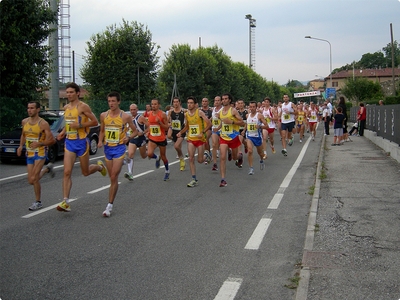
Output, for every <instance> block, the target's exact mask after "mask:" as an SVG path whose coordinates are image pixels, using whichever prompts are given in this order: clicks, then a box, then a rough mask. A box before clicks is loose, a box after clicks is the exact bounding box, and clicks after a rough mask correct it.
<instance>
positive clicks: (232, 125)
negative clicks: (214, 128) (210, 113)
mask: <svg viewBox="0 0 400 300" xmlns="http://www.w3.org/2000/svg"><path fill="white" fill-rule="evenodd" d="M231 102H232V96H231V94H229V93H226V94H223V95H222V109H221V110H220V111H219V113H218V118H219V119H220V120H221V134H220V137H219V149H220V164H221V171H220V173H221V183H220V185H219V186H220V187H225V186H227V185H228V184H227V182H226V180H225V175H226V158H227V154H228V150H229V148H230V149H232V158H233V159H234V160H238V164H239V165H241V164H242V162H243V154H242V153H239V147H240V145H241V142H240V139H239V134H240V133H239V128H240V126H244V124H245V123H244V122H243V119H242V118H241V117H240V115H239V113H238V111H237V110H236V109H235V108H233V107H232V106H231Z"/></svg>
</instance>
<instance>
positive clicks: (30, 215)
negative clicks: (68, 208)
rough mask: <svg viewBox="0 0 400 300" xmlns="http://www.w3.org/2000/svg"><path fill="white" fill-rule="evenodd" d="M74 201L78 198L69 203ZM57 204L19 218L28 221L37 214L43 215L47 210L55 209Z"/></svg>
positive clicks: (70, 200)
mask: <svg viewBox="0 0 400 300" xmlns="http://www.w3.org/2000/svg"><path fill="white" fill-rule="evenodd" d="M75 200H78V198H73V199H69V202H72V201H75ZM58 204H59V203H57V204H54V205H51V206H48V207H45V208H42V209H39V210H37V211H35V212H33V213H30V214H27V215H25V216H22V217H21V218H24V219H28V218H30V217H33V216H36V215H38V214H41V213H44V212H46V211H48V210H51V209H54V208H56V207H57V206H58Z"/></svg>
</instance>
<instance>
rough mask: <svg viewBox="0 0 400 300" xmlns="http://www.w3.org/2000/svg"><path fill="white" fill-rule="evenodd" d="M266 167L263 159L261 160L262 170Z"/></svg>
mask: <svg viewBox="0 0 400 300" xmlns="http://www.w3.org/2000/svg"><path fill="white" fill-rule="evenodd" d="M264 168H265V163H264V161H263V160H260V170H264Z"/></svg>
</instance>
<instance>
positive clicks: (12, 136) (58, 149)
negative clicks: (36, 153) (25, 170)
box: [0, 111, 100, 163]
mask: <svg viewBox="0 0 400 300" xmlns="http://www.w3.org/2000/svg"><path fill="white" fill-rule="evenodd" d="M39 116H40V117H41V118H43V119H45V120H46V121H47V122H48V123H49V125H50V130H51V132H52V133H53V135H54V137H57V135H58V134H59V133H60V132H61V131H62V129H63V128H64V126H65V121H64V112H63V111H43V112H40V113H39ZM21 133H22V127H18V128H15V129H13V130H12V131H9V132H7V133H5V134H3V135H1V136H0V161H1V162H2V163H8V162H11V160H13V159H19V160H21V159H22V160H25V145H24V147H23V149H22V154H21V156H17V149H18V147H19V143H20V139H21ZM99 133H100V126H99V125H97V126H94V127H91V128H90V132H89V134H88V138H89V145H90V146H89V147H90V150H89V151H90V154H96V152H97V143H98V141H99ZM64 143H65V139H62V140H61V141H59V140H56V143H55V144H54V145H52V146H50V147H49V149H48V153H47V158H48V160H49V161H51V162H54V161H55V160H56V158H57V157H58V156H62V155H64Z"/></svg>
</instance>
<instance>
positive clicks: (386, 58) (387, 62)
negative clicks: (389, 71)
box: [332, 41, 400, 74]
mask: <svg viewBox="0 0 400 300" xmlns="http://www.w3.org/2000/svg"><path fill="white" fill-rule="evenodd" d="M393 45H394V60H395V64H394V66H395V67H398V66H399V65H400V47H399V43H398V42H397V41H394V42H393ZM391 67H392V44H391V43H389V44H387V45H386V47H383V48H382V51H377V52H375V53H365V54H363V55H362V57H361V59H360V60H359V61H353V62H352V63H350V64H346V65H344V66H342V67H340V68H337V69H335V70H333V71H332V73H333V74H334V73H337V72H339V71H343V70H351V69H353V68H354V69H377V68H391Z"/></svg>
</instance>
